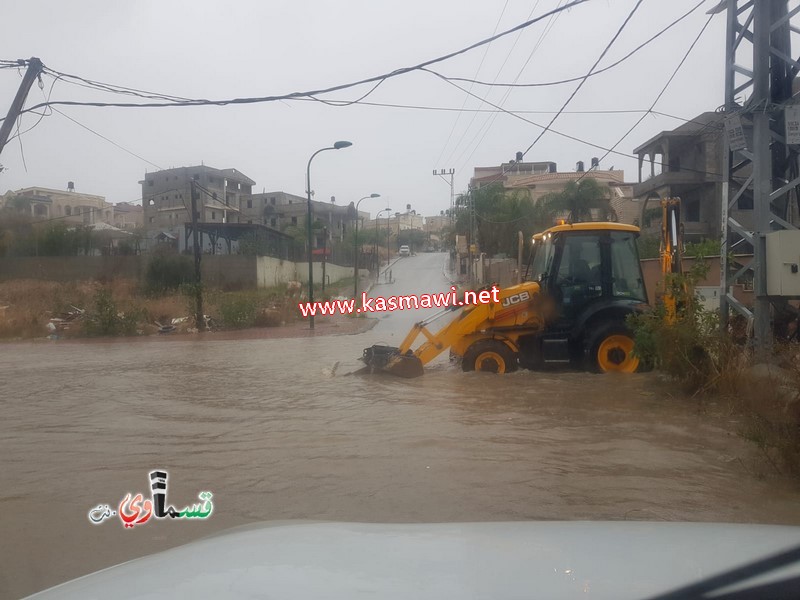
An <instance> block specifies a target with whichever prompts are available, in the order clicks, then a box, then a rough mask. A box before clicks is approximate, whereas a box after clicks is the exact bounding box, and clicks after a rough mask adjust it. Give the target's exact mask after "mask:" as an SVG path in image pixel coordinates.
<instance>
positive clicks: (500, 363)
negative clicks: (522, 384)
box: [475, 350, 506, 373]
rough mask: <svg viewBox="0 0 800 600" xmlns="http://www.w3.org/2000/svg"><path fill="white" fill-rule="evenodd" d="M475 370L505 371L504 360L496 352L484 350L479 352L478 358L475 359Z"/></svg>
mask: <svg viewBox="0 0 800 600" xmlns="http://www.w3.org/2000/svg"><path fill="white" fill-rule="evenodd" d="M475 370H476V371H488V372H490V373H505V372H506V361H505V360H504V359H503V357H502V356H501V355H500V354H498V353H497V352H494V351H493V350H487V351H486V352H481V353H480V354H479V355H478V358H476V359H475Z"/></svg>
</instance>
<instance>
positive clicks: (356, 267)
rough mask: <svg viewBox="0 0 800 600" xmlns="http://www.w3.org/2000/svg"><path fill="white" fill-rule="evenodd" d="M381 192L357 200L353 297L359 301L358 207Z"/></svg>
mask: <svg viewBox="0 0 800 600" xmlns="http://www.w3.org/2000/svg"><path fill="white" fill-rule="evenodd" d="M380 197H381V195H380V194H370V195H369V196H364V197H363V198H361V199H359V201H358V202H356V229H355V239H354V241H353V257H354V258H353V279H354V280H355V281H354V282H353V298H355V299H356V302H358V207H359V206H360V205H361V200H366V199H367V198H380Z"/></svg>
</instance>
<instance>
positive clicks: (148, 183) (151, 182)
mask: <svg viewBox="0 0 800 600" xmlns="http://www.w3.org/2000/svg"><path fill="white" fill-rule="evenodd" d="M154 183H155V180H153V179H148V180H147V185H149V186H150V187H153V184H154Z"/></svg>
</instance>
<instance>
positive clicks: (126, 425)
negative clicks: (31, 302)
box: [0, 254, 800, 598]
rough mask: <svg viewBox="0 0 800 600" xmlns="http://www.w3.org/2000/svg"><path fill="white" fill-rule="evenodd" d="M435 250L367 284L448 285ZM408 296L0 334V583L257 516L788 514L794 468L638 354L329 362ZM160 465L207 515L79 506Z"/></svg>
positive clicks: (25, 584)
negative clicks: (232, 330)
mask: <svg viewBox="0 0 800 600" xmlns="http://www.w3.org/2000/svg"><path fill="white" fill-rule="evenodd" d="M443 260H444V256H443V255H439V254H436V255H433V254H431V255H421V256H417V257H414V258H410V259H404V260H402V261H400V262H399V263H397V264H396V265H395V266H394V267H393V273H394V276H395V278H396V279H397V283H395V284H394V285H391V286H378V287H376V288H375V289H374V290H373V291H372V293H371V295H372V296H376V295H381V294H383V295H388V294H398V293H410V292H418V293H422V292H437V291H442V290H446V289H447V288H448V286H449V284H448V283H447V282H446V280H445V279H444V278H443V276H442V264H443ZM422 312H423V311H419V312H417V311H405V312H396V313H392V314H390V315H381V316H382V317H384V318H381V319H380V323H379V324H378V325H377V326H376V327H375V328H374V329H372V330H371V331H369V332H367V333H365V334H361V335H357V336H336V337H332V336H328V337H316V338H307V339H279V340H244V341H205V342H203V341H165V340H153V341H143V342H136V343H131V342H126V341H115V342H102V343H91V344H88V343H60V342H57V343H32V344H9V345H5V346H2V347H0V384H2V390H3V392H2V400H1V402H2V408H3V413H2V417H3V418H2V421H0V461H2V468H1V469H0V539H2V540H3V542H4V543H3V544H2V549H0V554H1V555H0V596H2V597H4V598H16V597H20V596H22V595H25V594H28V593H32V592H34V591H37V590H40V589H43V588H46V587H48V586H51V585H54V584H57V583H60V582H62V581H65V580H67V579H70V578H73V577H77V576H79V575H82V574H85V573H88V572H91V571H94V570H97V569H99V568H103V567H106V566H109V565H112V564H115V563H118V562H121V561H124V560H128V559H131V558H135V557H137V556H142V555H145V554H149V553H152V552H156V551H158V550H161V549H164V548H167V547H170V546H175V545H178V544H181V543H184V542H186V541H189V540H192V539H197V538H199V537H203V536H206V535H209V534H211V533H214V532H217V531H220V530H222V529H226V528H228V527H232V526H236V525H242V524H246V523H252V522H257V521H267V520H285V519H315V520H316V519H323V520H340V521H369V522H437V521H497V520H527V519H595V520H608V519H611V520H621V519H637V520H681V521H728V522H759V523H792V524H800V491H798V489H797V486H796V485H793V484H791V483H789V482H785V481H783V480H781V479H779V478H777V477H776V476H774V475H772V474H770V472H769V470H768V469H769V467H768V466H765V465H763V464H762V463H760V462H759V460H758V457H757V452H756V450H755V449H754V447H753V446H751V445H750V444H749V443H747V442H745V441H743V440H742V439H741V438H739V437H738V436H737V435H736V430H737V423H736V422H735V420H734V419H733V418H731V417H726V416H725V415H724V413H723V412H722V411H714V410H711V411H710V412H705V411H704V412H700V411H699V410H698V409H697V406H696V405H695V404H693V403H691V402H688V401H686V400H681V399H676V398H671V397H669V395H667V394H665V393H664V391H663V387H661V384H659V383H658V382H657V380H656V376H655V375H653V374H646V375H634V376H620V377H612V376H601V375H591V374H586V373H555V374H554V373H534V372H528V371H524V372H518V373H514V374H511V375H507V376H494V375H491V374H482V373H462V372H460V370H459V369H457V368H455V367H453V366H451V365H450V364H449V363H448V361H447V357H446V356H443V357H441V359H440V360H438V361H436V362H435V364H433V365H432V366H431V367H429V368H428V369H427V373H426V375H425V376H424V377H422V378H419V379H416V380H411V381H409V380H398V379H389V378H382V377H378V378H360V377H348V376H343V373H345V372H346V371H347V370H348V369H350V368H356V367H357V366H358V363H357V362H356V361H355V358H356V357H358V356H359V355H360V353H361V350H362V349H363V348H364V347H365V346H368V345H371V344H373V343H378V342H385V343H388V344H394V345H397V344H398V343H399V341H400V339H402V337H403V335H404V334H405V333H406V330H407V329H408V327H409V326H410V324H411V323H412V322H414V321H415V320H418V319H419V318H420V314H421V313H422ZM209 337H210V338H212V339H213V336H209ZM336 361H341V364H340V365H339V367H338V368H337V369H336V371H335V374H332V370H333V366H334V364H335V363H336ZM157 468H158V469H164V470H166V471H168V472H169V499H170V502H171V503H174V504H175V505H176V506H178V505H180V506H184V505H185V504H190V503H192V502H193V501H196V498H197V493H198V492H199V491H201V490H210V491H212V492H213V494H214V505H215V507H214V513H213V515H212V516H211V517H210V518H209V519H208V520H175V521H168V520H165V521H156V522H149V523H146V524H145V525H143V526H140V527H136V528H134V529H131V530H126V529H124V528H123V526H122V524H121V522H120V521H119V520H117V519H111V520H109V521H107V522H105V523H103V524H101V525H98V526H92V525H91V524H90V523H89V521H88V519H87V513H88V511H89V510H90V509H91V508H93V507H94V506H96V505H98V504H110V505H112V506H113V507H116V505H117V504H118V503H119V502H120V500H121V499H122V498H123V497H124V496H125V494H126V493H128V492H133V493H134V494H135V493H136V492H142V493H144V494H146V495H147V494H149V483H150V482H149V479H148V473H149V472H150V471H152V470H154V469H157ZM762 474H765V475H767V476H766V477H763V476H762Z"/></svg>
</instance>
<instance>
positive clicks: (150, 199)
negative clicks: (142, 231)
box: [147, 198, 156, 206]
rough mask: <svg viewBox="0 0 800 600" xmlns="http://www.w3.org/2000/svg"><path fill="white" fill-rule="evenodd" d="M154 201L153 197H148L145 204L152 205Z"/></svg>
mask: <svg viewBox="0 0 800 600" xmlns="http://www.w3.org/2000/svg"><path fill="white" fill-rule="evenodd" d="M155 203H156V201H155V199H153V198H148V199H147V206H154V205H155Z"/></svg>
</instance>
